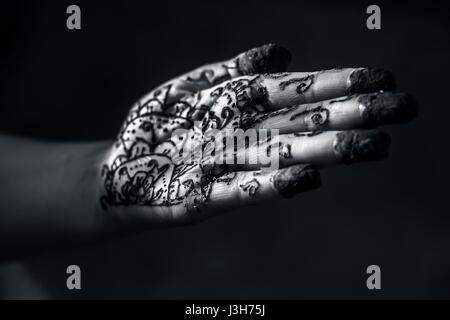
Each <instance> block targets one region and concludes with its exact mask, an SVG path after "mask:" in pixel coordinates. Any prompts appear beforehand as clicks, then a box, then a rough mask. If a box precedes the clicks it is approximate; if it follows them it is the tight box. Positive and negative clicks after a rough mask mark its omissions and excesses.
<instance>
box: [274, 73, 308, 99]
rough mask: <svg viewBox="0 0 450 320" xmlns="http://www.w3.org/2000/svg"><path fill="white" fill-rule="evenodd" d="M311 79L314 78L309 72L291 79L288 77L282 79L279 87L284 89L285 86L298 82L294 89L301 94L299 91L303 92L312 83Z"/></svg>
mask: <svg viewBox="0 0 450 320" xmlns="http://www.w3.org/2000/svg"><path fill="white" fill-rule="evenodd" d="M313 80H314V76H313V75H312V74H309V75H307V76H305V77H302V78H292V79H289V80H286V81H282V82H280V84H279V87H280V89H281V90H285V89H286V87H288V86H290V85H291V84H298V85H297V88H296V91H297V93H298V94H301V93H303V92H305V91H306V90H308V88H309V87H310V86H311V84H312V83H313Z"/></svg>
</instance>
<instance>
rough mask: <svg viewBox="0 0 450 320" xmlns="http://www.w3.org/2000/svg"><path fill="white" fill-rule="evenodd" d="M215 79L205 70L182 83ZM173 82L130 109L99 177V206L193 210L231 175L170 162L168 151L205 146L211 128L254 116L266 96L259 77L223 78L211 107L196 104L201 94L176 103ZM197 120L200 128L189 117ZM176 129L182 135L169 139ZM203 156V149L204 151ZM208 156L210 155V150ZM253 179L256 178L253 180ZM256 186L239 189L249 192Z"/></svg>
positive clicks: (235, 124) (218, 167) (224, 169)
mask: <svg viewBox="0 0 450 320" xmlns="http://www.w3.org/2000/svg"><path fill="white" fill-rule="evenodd" d="M206 80H208V81H212V82H213V81H216V80H214V74H213V72H212V71H211V72H210V71H208V69H207V70H203V71H202V72H200V73H199V74H198V77H195V75H192V74H191V75H189V76H188V78H187V79H186V82H196V81H206ZM176 90H178V89H177V86H175V85H172V84H168V85H164V86H162V87H160V88H158V89H157V90H155V91H154V92H153V93H151V94H150V95H149V98H148V99H146V100H145V102H144V103H141V102H139V103H138V104H136V105H135V106H134V107H133V108H132V109H131V110H130V114H129V116H128V118H127V120H126V121H125V123H124V125H123V127H122V129H121V131H120V133H119V137H118V140H117V143H116V144H115V147H114V151H113V152H112V154H111V158H110V159H109V161H108V163H107V164H105V165H104V166H103V169H102V179H103V185H104V188H105V191H106V194H105V195H104V196H102V197H101V204H102V206H103V207H104V208H105V209H106V208H108V206H119V205H123V206H129V205H145V206H176V205H181V206H184V208H185V209H186V211H187V212H199V211H200V209H201V207H202V205H203V204H205V203H206V202H207V201H208V198H209V195H210V192H211V187H212V184H213V183H214V182H216V181H217V182H222V183H226V184H230V183H231V181H232V180H233V179H234V177H235V174H231V173H227V172H228V166H227V165H216V164H213V165H208V164H207V160H208V159H207V158H204V159H201V161H200V163H195V162H193V163H189V164H186V163H184V162H181V163H175V161H174V159H173V155H175V154H176V153H177V152H178V150H180V148H181V147H182V146H183V145H184V144H188V145H199V147H200V148H202V150H205V149H207V148H208V143H209V142H211V139H212V138H213V137H211V136H210V135H209V134H208V133H209V131H211V130H212V129H218V130H222V129H224V128H238V127H240V126H241V123H242V121H241V120H242V117H247V118H249V117H252V116H256V115H257V113H258V106H259V105H260V104H263V103H264V102H265V100H266V99H267V92H266V91H265V88H264V87H262V86H261V84H260V76H253V77H248V78H241V79H238V80H231V81H228V82H226V83H225V84H224V85H223V86H220V87H218V88H217V89H216V90H214V91H213V92H212V93H211V98H212V99H213V102H212V104H211V105H208V106H206V105H202V103H201V101H202V97H201V93H196V94H189V95H185V96H184V97H182V98H180V99H179V100H178V101H169V100H170V99H169V98H168V97H169V96H170V97H174V96H176V95H177V93H176V92H175V91H176ZM193 118H196V119H202V123H201V126H200V128H196V127H194V125H193V122H192V119H193ZM177 129H185V130H188V131H186V134H183V135H177V136H176V137H175V136H174V137H172V133H173V132H174V131H175V130H177ZM204 154H205V153H204ZM212 156H214V153H213V154H212ZM256 183H257V182H256ZM258 186H259V185H257V184H255V183H252V184H251V185H248V186H246V187H245V190H248V192H249V194H250V195H253V194H254V193H256V191H257V189H258Z"/></svg>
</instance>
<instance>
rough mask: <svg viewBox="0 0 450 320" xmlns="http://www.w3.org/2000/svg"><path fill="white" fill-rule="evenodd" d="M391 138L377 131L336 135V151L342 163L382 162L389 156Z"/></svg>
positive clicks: (345, 132) (360, 131)
mask: <svg viewBox="0 0 450 320" xmlns="http://www.w3.org/2000/svg"><path fill="white" fill-rule="evenodd" d="M390 140H391V139H390V137H389V135H388V134H386V133H384V132H381V131H376V130H349V131H343V132H339V133H338V134H337V135H336V140H335V144H334V150H335V152H336V155H337V156H338V157H339V158H340V159H341V160H340V162H341V163H345V164H351V163H354V162H360V161H370V160H381V159H384V158H386V157H387V156H388V154H389V145H390Z"/></svg>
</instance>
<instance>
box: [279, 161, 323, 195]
mask: <svg viewBox="0 0 450 320" xmlns="http://www.w3.org/2000/svg"><path fill="white" fill-rule="evenodd" d="M273 179H274V186H275V188H276V189H277V190H278V192H279V193H280V195H282V196H283V197H287V198H290V197H293V196H294V195H296V194H297V193H300V192H304V191H307V190H312V189H316V188H318V187H319V186H320V184H321V179H320V173H319V171H318V170H317V169H315V168H313V167H312V166H310V165H294V166H291V167H288V168H285V169H281V170H280V171H278V172H277V173H276V174H275V176H274V178H273Z"/></svg>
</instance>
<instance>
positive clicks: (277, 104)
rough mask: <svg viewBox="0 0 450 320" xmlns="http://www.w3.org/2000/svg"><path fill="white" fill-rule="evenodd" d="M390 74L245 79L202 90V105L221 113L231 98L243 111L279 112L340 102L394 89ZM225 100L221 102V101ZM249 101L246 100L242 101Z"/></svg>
mask: <svg viewBox="0 0 450 320" xmlns="http://www.w3.org/2000/svg"><path fill="white" fill-rule="evenodd" d="M394 88H395V80H394V77H393V75H392V73H390V72H389V71H386V70H382V69H377V68H357V69H354V68H347V69H332V70H325V71H319V72H309V73H308V72H293V73H289V72H282V73H275V74H273V73H272V74H263V75H259V76H243V77H238V78H235V79H232V80H231V81H227V82H224V83H221V84H219V85H217V86H214V87H212V88H208V89H206V90H203V91H200V92H199V95H200V96H201V104H202V105H207V106H210V107H211V108H212V109H216V110H220V109H223V108H224V107H229V106H230V105H231V104H232V103H230V99H229V98H228V97H230V98H231V99H232V101H233V97H234V98H235V99H234V100H238V101H237V102H238V103H237V106H238V108H239V110H245V109H256V110H262V111H270V110H279V109H283V108H286V107H289V106H294V105H299V104H306V103H313V102H318V101H322V100H328V99H336V98H339V97H342V96H345V95H352V94H355V93H367V92H376V91H379V90H384V91H388V90H393V89H394ZM219 98H222V100H221V101H219V100H218V99H219ZM242 98H245V99H242Z"/></svg>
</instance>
